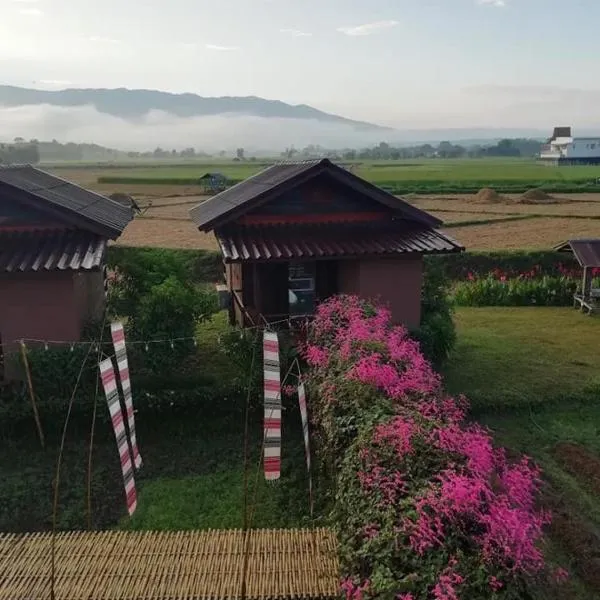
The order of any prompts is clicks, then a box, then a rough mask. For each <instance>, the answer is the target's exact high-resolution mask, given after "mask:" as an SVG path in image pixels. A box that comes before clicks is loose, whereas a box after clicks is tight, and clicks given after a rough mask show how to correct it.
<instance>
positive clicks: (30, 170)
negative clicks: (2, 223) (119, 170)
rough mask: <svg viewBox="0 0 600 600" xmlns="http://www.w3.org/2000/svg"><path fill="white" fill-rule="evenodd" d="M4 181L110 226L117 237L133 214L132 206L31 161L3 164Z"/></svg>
mask: <svg viewBox="0 0 600 600" xmlns="http://www.w3.org/2000/svg"><path fill="white" fill-rule="evenodd" d="M0 184H5V185H8V186H11V187H13V188H16V189H18V190H21V191H23V192H26V193H27V194H29V195H31V196H33V197H34V198H35V199H37V200H39V201H41V202H42V203H47V204H49V205H51V206H52V207H53V208H58V209H61V210H67V211H69V212H70V213H73V214H74V215H75V216H76V217H78V218H80V219H82V221H87V222H91V223H95V224H96V225H99V226H101V227H102V228H104V229H106V230H107V235H108V237H111V238H112V239H115V238H117V237H118V236H119V235H120V234H121V233H122V232H123V229H125V227H126V226H127V224H128V223H129V222H130V221H131V219H132V218H133V213H132V210H131V209H130V208H128V207H125V206H123V205H122V204H120V203H119V202H114V201H113V200H110V199H109V198H106V197H104V196H102V195H100V194H96V193H95V192H91V191H89V190H86V189H84V188H82V187H80V186H78V185H75V184H74V183H71V182H69V181H66V180H64V179H61V178H60V177H57V176H56V175H51V174H50V173H46V172H45V171H42V170H40V169H37V168H35V167H32V166H31V165H16V166H8V167H0Z"/></svg>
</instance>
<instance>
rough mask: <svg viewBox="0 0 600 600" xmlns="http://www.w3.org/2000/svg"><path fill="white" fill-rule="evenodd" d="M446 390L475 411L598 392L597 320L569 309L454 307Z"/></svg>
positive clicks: (599, 323)
mask: <svg viewBox="0 0 600 600" xmlns="http://www.w3.org/2000/svg"><path fill="white" fill-rule="evenodd" d="M455 320H456V325H457V333H458V343H457V346H456V349H455V352H454V354H453V356H452V358H451V360H450V361H449V363H448V365H447V366H446V369H445V372H444V375H445V381H446V387H447V389H448V390H449V391H450V392H452V393H464V394H466V395H467V396H468V397H469V398H470V399H471V403H472V405H473V407H474V408H475V409H477V410H480V409H481V410H487V409H496V408H498V409H502V408H505V407H518V406H524V405H537V404H544V403H547V402H549V401H550V400H554V399H560V398H565V397H572V396H574V395H581V394H584V393H585V392H588V391H593V390H597V391H598V392H600V352H598V344H599V340H600V319H598V318H594V317H587V316H583V315H582V314H581V313H580V312H578V311H576V310H575V309H569V308H546V307H544V308H542V307H531V308H500V307H495V308H457V309H456V315H455Z"/></svg>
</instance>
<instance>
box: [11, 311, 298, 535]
mask: <svg viewBox="0 0 600 600" xmlns="http://www.w3.org/2000/svg"><path fill="white" fill-rule="evenodd" d="M226 317H227V315H226V313H224V312H223V313H219V314H217V315H215V317H214V318H213V319H211V320H210V321H206V322H204V323H202V324H200V325H199V326H198V348H197V356H196V362H197V368H198V371H199V372H201V373H202V372H204V373H210V374H211V375H212V376H214V377H215V378H217V379H218V380H219V381H220V382H221V383H222V384H223V388H224V389H228V390H231V395H230V396H228V397H225V396H224V397H223V398H222V400H223V403H224V404H223V405H224V406H225V407H228V408H225V409H218V407H217V409H215V410H212V409H211V408H209V407H206V406H204V407H202V406H198V407H197V408H196V407H190V408H189V409H186V412H185V416H183V415H182V414H178V415H172V416H169V413H166V416H163V417H160V418H157V417H151V416H150V415H151V414H152V413H150V414H149V413H148V412H145V413H143V415H145V416H143V415H138V417H136V429H137V439H138V442H139V447H140V452H141V454H142V457H143V460H144V465H143V467H142V469H141V470H140V471H139V472H138V473H136V475H135V479H136V487H137V492H138V508H137V511H136V513H135V514H134V515H133V518H132V519H129V518H128V517H127V516H126V507H125V498H124V491H123V482H122V478H121V472H120V465H119V457H118V453H117V448H116V445H115V440H114V435H113V432H112V429H111V427H110V424H109V423H107V422H106V420H104V421H103V422H101V423H100V422H99V423H98V425H97V427H96V439H95V444H94V453H93V479H92V515H93V518H92V524H93V526H94V527H95V528H99V529H109V528H114V527H121V528H125V529H127V528H133V529H152V530H161V529H168V530H170V529H192V528H221V527H234V528H235V527H241V526H242V525H243V506H244V411H243V405H244V404H245V401H244V400H242V399H241V397H240V394H239V387H240V386H245V384H246V382H247V371H248V370H249V365H246V364H242V363H241V362H240V360H242V359H243V353H240V352H238V353H237V354H234V355H233V356H231V355H227V354H225V353H224V352H223V351H222V348H223V345H224V344H222V343H221V342H222V340H223V337H224V336H226V335H227V334H228V332H229V331H230V330H229V327H228V325H227V318H226ZM234 337H235V339H236V340H239V342H240V343H242V342H241V340H240V338H239V332H235V334H234ZM255 368H257V369H258V371H260V369H261V367H260V360H258V361H257V362H256V364H255ZM261 375H262V372H261ZM223 382H225V383H223ZM225 385H227V387H225ZM133 394H134V403H135V404H136V405H137V406H138V407H139V406H140V405H141V403H143V402H144V398H142V397H140V396H137V395H136V389H135V387H134V389H133ZM224 394H226V392H224ZM243 396H244V397H245V394H243ZM173 398H174V399H173V403H174V404H175V403H176V402H177V397H176V393H175V395H174V396H173ZM283 404H284V406H285V407H286V408H287V410H285V411H284V415H283V441H282V476H281V479H280V481H278V482H274V483H273V484H267V483H266V481H265V479H264V474H263V471H262V468H258V466H257V465H258V462H259V457H260V454H261V449H262V440H263V430H262V410H261V407H262V404H261V401H260V399H257V400H254V401H253V410H252V413H251V419H250V436H249V444H248V448H249V455H250V458H249V469H248V473H249V477H248V485H249V490H250V492H249V496H248V497H249V504H250V506H251V507H252V506H254V507H255V508H254V518H253V520H252V523H251V525H252V526H253V527H291V526H303V525H308V524H309V519H308V515H309V503H308V482H307V476H306V466H305V462H304V444H303V438H302V429H301V425H300V415H299V411H298V408H297V406H296V401H295V400H294V399H293V398H290V399H288V398H284V399H283ZM98 406H99V410H100V411H106V410H107V409H106V403H105V402H104V401H103V399H101V400H100V403H99V405H98ZM102 414H104V412H103V413H102ZM161 414H163V415H164V413H161ZM59 419H62V417H59ZM61 422H62V421H61ZM24 429H25V431H26V432H27V434H25V435H23V434H22V432H21V434H20V435H18V436H12V437H6V438H5V439H2V440H1V443H2V452H0V532H1V531H39V530H46V529H48V528H49V527H51V523H52V519H51V515H52V479H53V477H54V473H55V468H56V458H57V454H58V439H57V437H58V434H57V433H56V432H55V433H53V434H52V435H47V441H48V444H47V447H46V449H45V450H42V449H41V448H40V445H39V442H38V441H37V439H36V437H35V429H34V426H33V421H31V427H30V428H27V427H24ZM54 429H55V430H56V431H58V430H59V429H60V428H59V427H55V428H54ZM89 430H90V423H89V422H87V421H85V422H84V421H81V420H80V421H76V420H72V421H71V424H70V427H69V430H68V435H67V443H66V447H65V453H64V460H63V466H62V474H61V485H60V498H59V511H58V525H59V528H61V529H82V528H83V529H85V528H87V504H86V503H87V489H86V481H87V457H88V439H89ZM47 433H48V432H47ZM257 474H258V477H257ZM256 483H257V484H258V485H256Z"/></svg>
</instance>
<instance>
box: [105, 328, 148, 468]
mask: <svg viewBox="0 0 600 600" xmlns="http://www.w3.org/2000/svg"><path fill="white" fill-rule="evenodd" d="M110 334H111V336H112V340H113V347H114V349H115V357H116V359H117V367H118V369H119V378H120V379H121V387H122V389H123V400H124V401H125V410H126V411H127V426H128V427H129V439H130V442H131V449H132V450H133V462H134V464H135V468H136V469H139V468H140V467H141V466H142V457H141V455H140V451H139V450H138V445H137V437H136V435H135V420H134V417H133V398H132V396H131V379H130V378H129V363H128V362H127V349H126V347H125V330H124V329H123V324H122V323H112V324H111V326H110Z"/></svg>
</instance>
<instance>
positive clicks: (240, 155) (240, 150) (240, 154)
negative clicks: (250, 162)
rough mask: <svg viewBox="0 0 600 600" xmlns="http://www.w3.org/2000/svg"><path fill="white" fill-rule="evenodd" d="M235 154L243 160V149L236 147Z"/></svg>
mask: <svg viewBox="0 0 600 600" xmlns="http://www.w3.org/2000/svg"><path fill="white" fill-rule="evenodd" d="M235 156H236V158H237V159H238V160H244V149H243V148H238V149H237V150H236V151H235Z"/></svg>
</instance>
